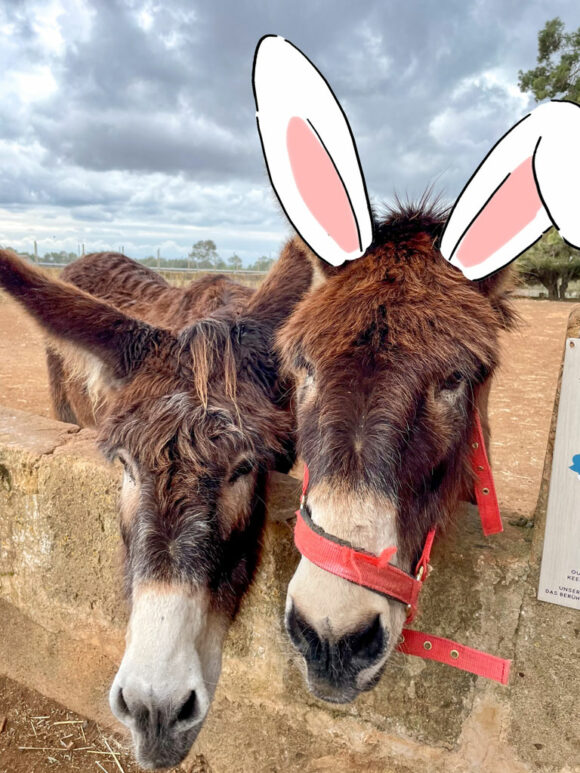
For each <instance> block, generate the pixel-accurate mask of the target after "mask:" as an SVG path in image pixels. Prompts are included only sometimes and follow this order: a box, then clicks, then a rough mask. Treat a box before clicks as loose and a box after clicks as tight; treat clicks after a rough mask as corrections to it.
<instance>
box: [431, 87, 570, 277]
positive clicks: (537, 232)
mask: <svg viewBox="0 0 580 773" xmlns="http://www.w3.org/2000/svg"><path fill="white" fill-rule="evenodd" d="M579 208H580V107H579V106H578V105H576V104H574V103H572V102H556V101H554V102H548V103H546V104H544V105H540V107H537V108H536V109H535V110H534V111H532V112H531V113H530V114H529V115H527V116H526V117H525V118H523V119H522V120H521V121H520V122H519V123H517V124H516V125H515V126H514V127H513V128H512V129H510V131H509V132H508V133H507V134H505V135H504V136H503V137H502V138H501V140H500V141H499V142H498V143H497V144H496V145H495V146H494V147H493V148H492V150H491V151H490V153H489V154H488V155H487V156H486V158H485V159H484V161H483V162H482V164H481V165H480V166H479V168H478V169H477V170H476V172H475V174H474V175H473V176H472V178H471V180H470V181H469V182H468V183H467V185H466V186H465V188H464V189H463V191H462V193H461V195H460V196H459V199H458V200H457V202H456V204H455V206H454V208H453V210H452V212H451V215H450V217H449V221H448V223H447V226H446V228H445V232H444V234H443V237H442V240H441V253H442V254H443V256H444V257H445V258H446V259H447V260H449V261H450V263H452V264H453V265H454V266H456V267H457V268H459V269H461V271H463V273H464V274H465V276H466V277H467V278H468V279H483V278H484V277H486V276H489V274H492V273H494V272H495V271H498V270H499V269H501V268H503V267H504V266H507V265H508V263H511V261H512V260H514V259H515V258H517V257H518V255H521V253H522V252H524V251H525V250H527V249H528V247H530V246H531V245H532V244H533V243H534V242H536V241H537V240H538V239H539V238H540V237H541V235H542V234H543V233H545V231H547V230H548V229H549V228H550V227H551V226H554V227H555V228H557V230H558V231H559V232H560V235H561V236H562V237H563V238H564V239H565V240H566V241H567V242H568V243H569V244H571V245H572V246H574V247H576V246H579V245H580V217H579V214H578V210H579Z"/></svg>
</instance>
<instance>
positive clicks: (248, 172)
mask: <svg viewBox="0 0 580 773" xmlns="http://www.w3.org/2000/svg"><path fill="white" fill-rule="evenodd" d="M55 1H56V0H55ZM60 3H61V6H62V9H63V13H62V14H61V15H60V17H59V18H58V19H56V20H54V19H53V20H52V21H51V20H50V19H48V16H47V14H48V15H50V14H49V9H50V7H51V4H49V3H48V2H45V0H30V2H27V3H24V2H13V3H4V4H3V5H2V6H1V8H0V24H2V28H3V29H4V30H6V31H7V33H6V36H5V40H4V41H3V46H2V47H1V48H0V67H1V68H2V69H1V72H3V76H2V78H1V79H0V84H2V83H4V88H3V89H2V88H0V115H1V116H2V118H1V120H0V206H1V207H4V209H5V211H6V212H15V211H17V210H18V211H19V212H20V211H21V210H22V208H23V207H29V208H30V220H31V222H33V221H34V219H35V218H38V219H39V221H41V220H42V218H43V213H46V212H47V211H48V209H47V208H49V207H53V208H57V209H59V211H61V212H62V213H63V216H65V215H66V216H67V217H69V219H70V223H71V228H73V229H74V228H75V227H77V226H79V224H85V225H86V227H87V228H89V227H90V228H91V229H92V231H93V232H94V233H95V234H98V228H99V223H102V224H103V231H107V229H108V228H109V224H110V223H111V222H114V221H115V219H117V220H118V221H119V222H120V223H125V224H127V225H125V226H124V227H125V228H128V229H133V231H132V233H133V235H134V239H133V242H132V243H133V244H134V245H135V246H136V249H137V250H139V249H143V250H146V249H147V250H148V249H149V248H150V244H149V242H148V241H146V239H145V237H142V236H141V235H140V230H139V222H140V220H142V221H146V223H147V224H149V223H152V222H153V223H155V222H157V223H159V230H160V233H161V232H162V231H163V233H164V234H166V236H164V239H165V241H166V242H167V244H185V241H184V240H185V239H190V234H189V233H185V234H184V235H183V238H182V237H181V236H180V232H179V229H180V228H181V229H186V228H187V227H188V226H192V227H195V228H208V229H214V231H215V233H220V234H222V239H223V240H224V244H227V245H228V247H227V249H229V248H230V247H229V245H230V240H229V239H228V237H227V233H228V232H231V233H233V234H235V237H233V238H235V239H237V240H238V242H239V244H240V246H242V243H243V249H244V251H245V252H247V253H248V254H250V253H251V245H249V243H248V242H247V240H244V239H243V238H242V234H243V231H244V228H245V229H247V230H248V231H249V232H251V233H252V234H254V236H252V237H251V239H252V240H253V242H252V243H253V244H255V246H256V249H257V250H258V251H259V250H260V249H261V248H262V246H263V244H262V242H261V241H260V238H259V234H260V233H262V234H264V238H263V242H265V243H268V244H277V243H278V242H279V241H280V240H281V239H282V238H283V237H284V235H285V233H286V232H287V225H286V223H285V221H284V219H283V217H282V216H281V214H280V210H279V207H278V206H277V205H276V204H275V202H274V199H273V196H272V193H271V191H270V189H269V184H268V181H267V177H266V174H265V169H264V163H263V160H262V157H261V152H260V147H259V141H258V137H257V133H256V127H255V114H254V104H253V97H252V91H251V82H250V75H251V66H252V58H253V53H254V48H255V45H256V42H257V40H258V39H259V38H260V37H261V36H262V35H263V34H266V33H272V32H274V33H278V34H281V35H283V36H285V37H287V38H288V39H290V40H292V41H293V42H294V43H295V44H296V45H298V46H299V47H300V48H302V50H303V51H304V52H305V53H306V54H307V55H308V56H309V57H310V58H311V59H312V60H313V61H314V62H315V63H316V64H317V65H318V66H319V67H320V68H321V69H322V71H323V72H324V74H325V76H326V77H327V79H328V81H329V82H330V83H331V85H332V87H333V89H334V91H335V93H336V94H337V96H338V97H339V99H340V100H341V102H342V103H343V105H344V107H345V109H346V112H347V114H348V116H349V119H350V121H351V124H352V127H353V130H354V133H355V136H356V138H357V142H358V145H359V151H360V155H361V161H362V164H363V168H364V169H365V170H366V175H367V183H368V188H369V192H370V194H371V197H372V198H373V199H374V200H375V201H383V200H388V199H390V198H391V197H392V194H393V192H394V191H398V192H399V193H401V194H403V195H404V194H405V193H408V194H409V195H410V196H418V195H419V194H420V193H421V191H422V190H424V188H425V187H426V186H428V185H429V184H431V183H434V184H435V188H436V189H442V190H443V191H444V192H445V194H446V195H447V197H448V198H449V199H451V198H452V197H453V196H455V195H457V193H458V192H459V191H460V190H461V187H462V186H463V184H464V182H465V181H466V180H467V178H468V177H469V176H470V174H471V172H472V171H473V169H474V168H475V166H476V165H477V164H478V163H479V161H480V160H481V156H482V154H483V153H485V152H486V150H487V149H488V148H489V146H490V145H491V144H493V142H495V141H496V140H497V138H498V137H499V136H500V134H501V133H503V132H504V131H505V130H506V129H507V128H509V126H510V125H511V123H513V121H514V120H516V119H517V118H518V117H519V114H520V112H521V111H523V110H525V109H526V107H527V103H526V100H525V99H522V98H521V96H520V95H519V94H518V93H517V90H515V91H514V87H515V86H516V83H517V70H518V69H520V68H523V69H526V68H529V67H531V66H533V64H534V61H535V56H536V36H537V32H538V30H539V28H540V27H541V26H542V25H543V24H544V22H545V21H546V20H547V19H548V18H551V17H553V16H554V15H556V14H559V15H561V16H562V18H563V19H564V21H565V22H566V23H567V25H568V26H569V28H576V27H578V26H580V6H579V5H578V4H577V2H576V1H575V0H549V2H548V0H535V2H532V3H521V2H520V0H471V1H470V2H465V0H445V2H443V1H442V0H416V2H413V3H408V2H402V0H399V1H398V2H388V3H386V2H384V1H383V0H368V1H367V2H361V3H353V2H352V0H348V1H347V0H318V2H313V1H310V2H307V1H306V0H300V1H299V2H295V3H293V4H290V3H278V4H275V3H255V2H249V0H224V1H223V2H219V3H211V4H210V3H205V2H201V0H197V1H196V2H193V1H192V0H173V1H172V2H170V3H169V2H168V3H161V2H159V1H158V0H99V1H98V2H97V0H87V2H86V3H85V4H84V5H83V4H82V3H77V2H72V0H60ZM51 25H52V26H51ZM58 28H60V34H61V38H59V36H58V34H57V33H56V32H54V30H55V29H56V30H58ZM51 30H52V31H51ZM43 67H45V68H47V72H49V74H50V73H51V74H52V78H54V81H55V82H56V85H57V88H56V89H55V90H54V91H52V92H51V91H50V89H48V90H47V93H46V94H41V95H39V94H35V93H30V94H27V92H26V89H27V88H30V83H29V82H27V81H26V76H27V73H36V74H37V75H38V74H39V73H40V75H42V71H41V70H39V68H43ZM45 75H46V72H45ZM23 77H24V80H22V78H23ZM39 77H40V76H39ZM19 79H20V80H19ZM33 85H34V84H33ZM32 91H34V89H33V90H32ZM41 97H42V98H41ZM43 208H44V209H43ZM12 227H13V225H12V224H11V225H10V228H12ZM79 227H80V226H79ZM83 227H84V226H83ZM6 228H8V226H7V227H6ZM163 229H165V230H163ZM4 230H5V229H3V226H2V222H1V212H0V240H2V239H4V236H3V231H4ZM107 232H108V231H107ZM6 233H10V234H12V231H8V230H6ZM204 233H205V232H204ZM255 234H257V236H256V235H255ZM275 234H278V236H276V235H275ZM205 237H206V238H208V235H207V234H205ZM11 238H12V236H11ZM22 238H24V236H23V237H22ZM277 240H278V241H277ZM129 241H130V240H129V238H128V237H127V242H129ZM139 244H141V245H142V248H140V247H139ZM218 247H219V244H218ZM224 249H225V248H224ZM260 254H262V253H260Z"/></svg>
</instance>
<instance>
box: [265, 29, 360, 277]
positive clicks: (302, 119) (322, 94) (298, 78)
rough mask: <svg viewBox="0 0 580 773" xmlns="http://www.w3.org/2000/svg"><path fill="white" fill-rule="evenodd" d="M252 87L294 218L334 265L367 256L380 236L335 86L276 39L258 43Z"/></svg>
mask: <svg viewBox="0 0 580 773" xmlns="http://www.w3.org/2000/svg"><path fill="white" fill-rule="evenodd" d="M253 82H254V97H255V99H256V110H257V113H256V115H257V120H258V130H259V133H260V139H261V141H262V148H263V151H264V157H265V159H266V165H267V167H268V174H269V175H270V180H271V182H272V185H273V187H274V190H275V191H276V195H277V196H278V199H279V200H280V203H281V204H282V207H283V209H284V211H285V212H286V215H287V216H288V219H289V220H290V222H291V223H292V225H293V226H294V228H295V229H296V231H298V233H299V234H300V236H301V237H302V238H303V239H304V241H305V242H306V243H307V244H308V245H309V247H310V248H311V249H312V250H313V251H314V252H315V253H316V254H317V255H319V256H320V257H321V258H324V260H326V261H328V262H329V263H331V264H332V265H333V266H339V265H341V264H342V263H344V261H345V260H354V259H355V258H359V257H361V255H363V254H364V252H365V251H366V249H367V247H368V246H369V245H370V243H371V242H372V238H373V234H372V218H371V212H370V206H369V201H368V196H367V191H366V188H365V182H364V178H363V174H362V171H361V167H360V162H359V158H358V154H357V150H356V145H355V143H354V139H353V137H352V134H351V131H350V127H349V125H348V122H347V120H346V117H345V115H344V113H343V111H342V108H341V107H340V105H339V103H338V101H337V100H336V97H335V96H334V94H333V93H332V90H331V89H330V87H329V85H328V84H327V83H326V81H325V80H324V78H323V77H322V75H321V74H320V73H319V72H318V70H317V69H316V68H315V67H314V65H313V64H312V63H311V62H310V61H309V60H308V59H307V58H306V57H305V56H304V54H302V53H301V52H300V51H299V50H298V49H297V48H296V47H295V46H293V45H292V44H291V43H289V42H288V41H287V40H285V39H284V38H281V37H276V36H272V35H270V36H267V37H264V38H262V40H261V41H260V43H259V44H258V47H257V49H256V55H255V59H254V72H253Z"/></svg>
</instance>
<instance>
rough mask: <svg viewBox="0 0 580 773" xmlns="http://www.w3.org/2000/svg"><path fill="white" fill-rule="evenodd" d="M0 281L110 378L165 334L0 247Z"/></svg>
mask: <svg viewBox="0 0 580 773" xmlns="http://www.w3.org/2000/svg"><path fill="white" fill-rule="evenodd" d="M0 287H2V288H3V289H4V290H6V291H7V292H9V293H10V295H12V297H13V298H15V299H16V300H17V301H18V302H19V303H21V304H22V306H24V308H25V309H26V311H28V313H29V314H30V315H31V316H32V317H33V318H34V319H35V320H36V321H37V322H38V324H39V325H40V326H41V328H42V329H43V330H44V332H45V333H47V334H48V335H49V336H51V337H54V338H56V339H60V340H61V341H66V342H68V343H70V344H73V345H75V346H78V347H80V349H82V350H83V351H85V352H87V353H89V354H91V355H94V356H95V357H96V358H97V359H98V360H100V362H101V363H102V364H103V365H104V366H105V368H106V372H107V375H108V376H109V377H110V378H113V379H114V380H124V379H127V378H130V377H131V376H132V375H133V374H134V372H135V371H136V370H137V369H138V368H139V367H140V365H141V364H142V362H143V361H144V359H145V358H146V356H147V355H148V354H149V352H150V351H152V350H153V349H154V348H156V347H157V346H158V345H159V344H160V343H161V342H162V341H165V340H166V339H168V338H169V334H168V333H166V332H165V331H164V330H161V329H158V328H154V327H151V326H150V325H148V324H146V323H145V322H141V321H139V320H136V319H133V318H132V317H127V316H126V315H125V314H123V313H122V312H120V311H118V310H117V309H115V308H114V307H113V306H110V305H109V304H108V303H105V302H104V301H100V300H98V299H97V298H94V297H93V296H92V295H89V294H88V293H85V292H84V291H83V290H80V289H79V288H78V287H76V286H75V285H72V284H68V283H67V282H62V281H61V280H59V279H52V278H50V277H48V276H47V275H46V274H45V273H44V272H42V271H41V270H39V269H38V268H36V267H35V266H32V265H30V264H29V263H27V262H26V261H24V260H22V259H21V258H19V257H18V256H17V255H15V254H14V253H12V252H9V251H7V250H0Z"/></svg>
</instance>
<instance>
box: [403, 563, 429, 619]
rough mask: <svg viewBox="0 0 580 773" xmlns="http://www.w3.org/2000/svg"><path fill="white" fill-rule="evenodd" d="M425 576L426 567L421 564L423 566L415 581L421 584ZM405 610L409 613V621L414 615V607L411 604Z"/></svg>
mask: <svg viewBox="0 0 580 773" xmlns="http://www.w3.org/2000/svg"><path fill="white" fill-rule="evenodd" d="M424 574H425V567H424V566H423V565H422V564H421V566H420V567H419V571H418V572H417V574H416V575H415V580H417V582H421V580H422V578H423V575H424ZM405 609H406V611H407V620H408V619H409V618H410V617H411V615H412V614H413V607H412V606H411V604H407V605H406V607H405Z"/></svg>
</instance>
